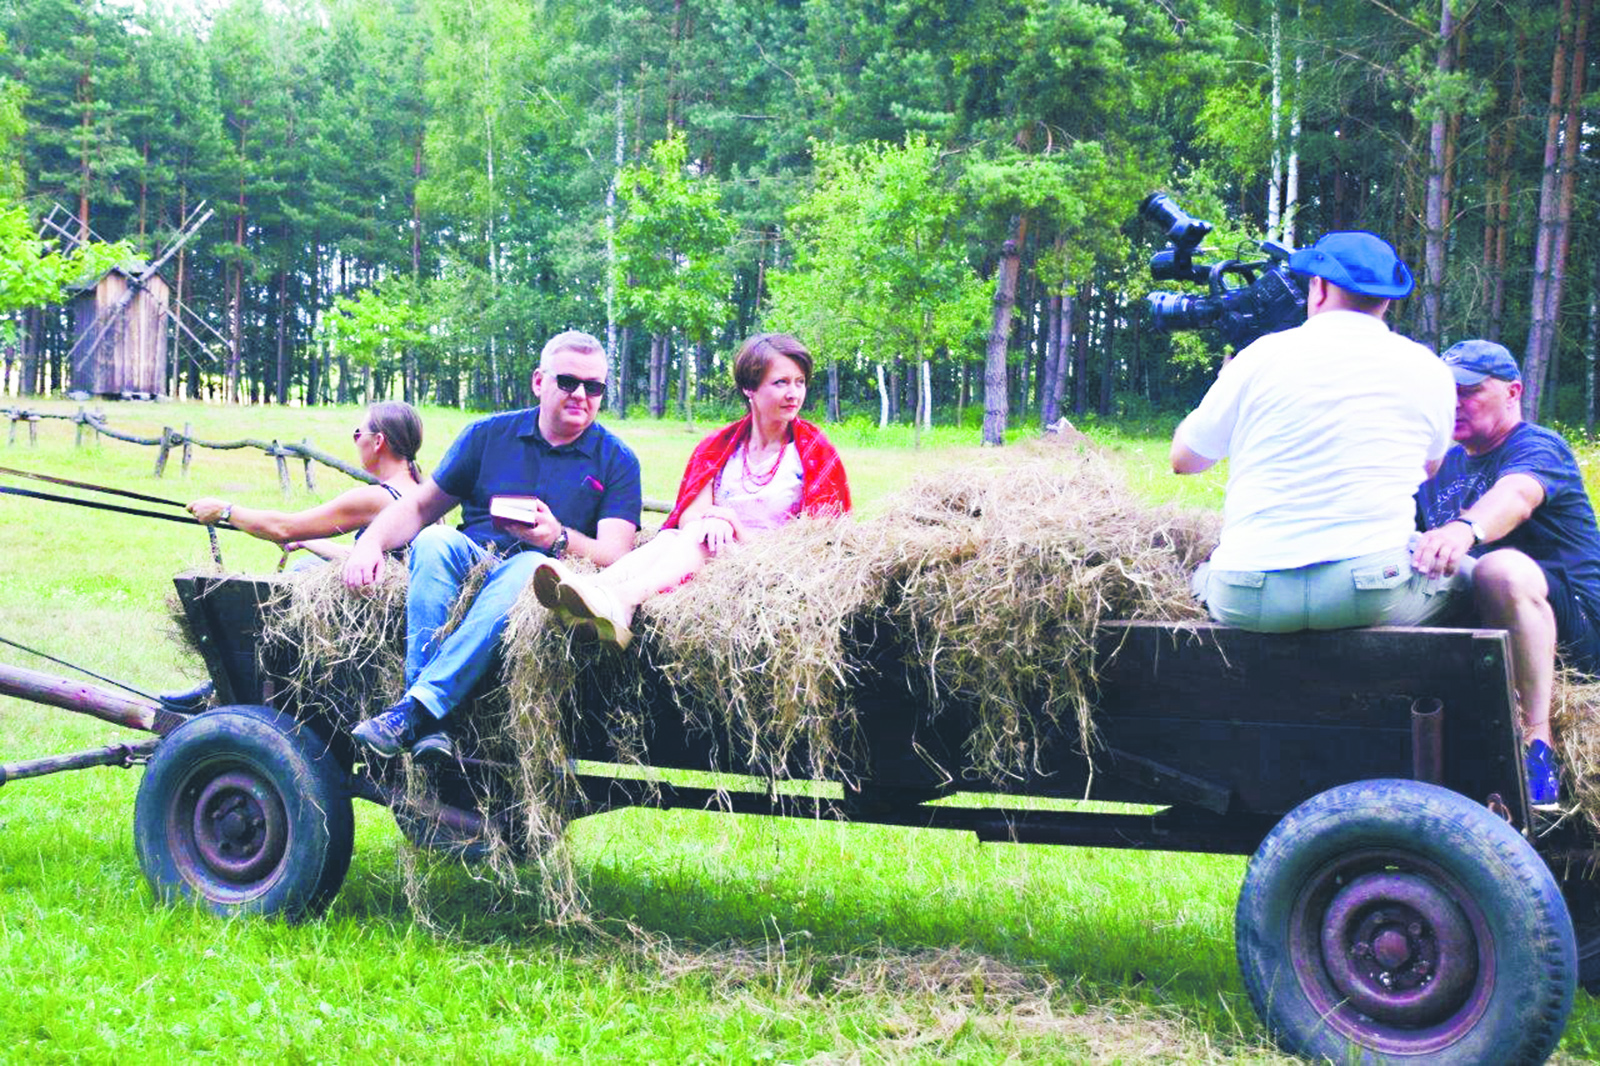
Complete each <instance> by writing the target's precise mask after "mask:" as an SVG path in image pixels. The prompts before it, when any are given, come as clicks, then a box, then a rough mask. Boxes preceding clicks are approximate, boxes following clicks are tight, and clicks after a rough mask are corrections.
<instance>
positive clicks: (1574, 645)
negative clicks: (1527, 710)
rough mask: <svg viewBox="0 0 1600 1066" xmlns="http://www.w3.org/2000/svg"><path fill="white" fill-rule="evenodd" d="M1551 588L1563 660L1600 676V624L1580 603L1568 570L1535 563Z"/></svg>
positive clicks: (1588, 672)
mask: <svg viewBox="0 0 1600 1066" xmlns="http://www.w3.org/2000/svg"><path fill="white" fill-rule="evenodd" d="M1535 563H1536V565H1537V566H1538V567H1539V569H1540V570H1543V571H1544V580H1545V584H1547V585H1548V586H1549V587H1550V612H1551V613H1552V614H1554V615H1555V616H1556V642H1557V643H1558V644H1559V645H1560V646H1561V660H1562V662H1564V663H1566V664H1567V665H1568V666H1570V667H1572V668H1573V669H1574V670H1577V671H1580V672H1581V673H1585V674H1596V673H1600V621H1597V620H1596V618H1595V616H1594V614H1592V613H1591V612H1590V610H1589V609H1588V608H1587V607H1585V606H1584V604H1583V603H1582V602H1581V601H1579V599H1578V597H1577V595H1576V594H1575V593H1574V592H1573V591H1572V582H1571V581H1569V580H1568V579H1567V571H1566V568H1564V567H1562V566H1558V565H1555V564H1553V563H1541V562H1538V560H1535Z"/></svg>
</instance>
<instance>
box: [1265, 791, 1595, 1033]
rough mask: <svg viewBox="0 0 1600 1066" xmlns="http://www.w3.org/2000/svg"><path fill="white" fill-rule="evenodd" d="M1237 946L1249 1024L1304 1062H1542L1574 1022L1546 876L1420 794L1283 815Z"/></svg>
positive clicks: (1568, 938)
mask: <svg viewBox="0 0 1600 1066" xmlns="http://www.w3.org/2000/svg"><path fill="white" fill-rule="evenodd" d="M1235 935H1236V939H1237V948H1238V954H1239V966H1240V969H1241V970H1242V971H1243V975H1244V982H1245V987H1246V989H1247V990H1248V991H1249V993H1250V1000H1251V1002H1252V1004H1254V1006H1255V1009H1256V1013H1257V1014H1259V1015H1260V1016H1261V1019H1262V1021H1263V1022H1264V1023H1265V1024H1266V1026H1267V1028H1268V1030H1269V1031H1271V1033H1272V1035H1273V1037H1274V1039H1276V1040H1277V1042H1278V1043H1279V1045H1280V1046H1282V1047H1283V1048H1284V1049H1285V1050H1287V1051H1290V1052H1292V1053H1295V1054H1300V1055H1306V1056H1309V1057H1312V1058H1319V1059H1320V1058H1327V1059H1332V1060H1333V1061H1336V1062H1347V1061H1348V1062H1368V1061H1376V1060H1378V1059H1380V1058H1388V1057H1397V1058H1398V1057H1425V1058H1427V1059H1428V1060H1429V1061H1433V1062H1460V1063H1483V1062H1496V1063H1514V1062H1543V1061H1544V1060H1545V1058H1546V1057H1547V1056H1548V1055H1549V1054H1550V1052H1551V1051H1552V1050H1553V1049H1554V1048H1555V1046H1556V1042H1557V1041H1558V1040H1559V1039H1560V1038H1561V1031H1562V1029H1563V1028H1564V1027H1565V1025H1566V1019H1567V1014H1568V1013H1569V1012H1570V1011H1571V1009H1572V998H1573V992H1574V987H1575V984H1576V978H1577V965H1578V959H1577V950H1576V946H1575V944H1574V941H1573V932H1572V920H1571V918H1570V917H1569V916H1568V913H1567V906H1566V903H1565V902H1564V901H1563V899H1562V897H1561V891H1560V889H1559V887H1558V886H1557V885H1556V882H1555V879H1554V877H1552V876H1551V874H1550V871H1549V869H1548V868H1546V866H1545V865H1544V862H1543V861H1542V860H1541V859H1540V858H1539V856H1538V854H1537V853H1536V852H1535V851H1534V850H1533V848H1532V847H1530V846H1529V845H1528V843H1527V842H1526V841H1524V840H1523V839H1522V838H1521V837H1520V836H1518V835H1517V833H1516V831H1515V830H1513V829H1512V828H1511V827H1510V826H1509V825H1507V824H1506V823H1505V822H1504V821H1503V820H1502V819H1500V818H1498V817H1496V816H1494V815H1493V814H1491V813H1489V811H1487V810H1486V809H1484V808H1483V807H1482V806H1480V805H1478V804H1476V803H1473V802H1472V801H1471V800H1468V799H1467V798H1466V797H1464V796H1461V795H1459V794H1457V793H1455V792H1451V791H1449V790H1448V789H1443V788H1439V787H1437V786H1433V785H1425V784H1422V783H1420V782H1416V781H1364V782H1358V783H1356V784H1351V785H1341V786H1340V787H1338V788H1334V789H1330V790H1329V791H1327V792H1324V793H1322V794H1321V795H1318V796H1315V797H1313V798H1311V799H1310V800H1307V801H1306V802H1305V803H1303V804H1301V805H1300V806H1299V807H1297V808H1295V810H1293V811H1291V812H1290V813H1289V814H1288V815H1287V816H1286V817H1285V818H1284V819H1283V821H1281V822H1279V823H1278V825H1277V827H1276V828H1274V829H1273V831H1272V832H1271V833H1270V834H1269V835H1268V836H1267V839H1266V840H1265V841H1263V842H1262V844H1261V847H1260V849H1259V850H1258V851H1257V852H1256V854H1255V856H1254V857H1253V858H1252V859H1251V860H1250V867H1249V870H1248V872H1247V873H1246V874H1245V881H1244V887H1243V889H1242V890H1241V892H1240V896H1239V907H1238V911H1237V913H1236V915H1235Z"/></svg>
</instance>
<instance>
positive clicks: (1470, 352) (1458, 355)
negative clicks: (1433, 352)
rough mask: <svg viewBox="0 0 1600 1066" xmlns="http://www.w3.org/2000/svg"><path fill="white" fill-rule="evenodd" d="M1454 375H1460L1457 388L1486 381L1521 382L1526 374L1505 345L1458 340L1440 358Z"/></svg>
mask: <svg viewBox="0 0 1600 1066" xmlns="http://www.w3.org/2000/svg"><path fill="white" fill-rule="evenodd" d="M1439 358H1440V359H1443V360H1444V365H1445V366H1447V367H1449V368H1450V373H1452V374H1454V375H1455V376H1456V384H1457V385H1477V384H1479V383H1481V382H1482V381H1483V379H1484V378H1499V379H1500V380H1501V381H1521V380H1522V371H1520V370H1518V369H1517V361H1516V360H1515V359H1513V358H1512V357H1511V353H1510V352H1508V351H1506V347H1505V345H1503V344H1496V343H1495V342H1494V341H1481V340H1472V341H1458V342H1457V343H1455V344H1452V345H1451V346H1450V347H1449V348H1447V349H1445V353H1444V354H1443V355H1441V356H1440V357H1439Z"/></svg>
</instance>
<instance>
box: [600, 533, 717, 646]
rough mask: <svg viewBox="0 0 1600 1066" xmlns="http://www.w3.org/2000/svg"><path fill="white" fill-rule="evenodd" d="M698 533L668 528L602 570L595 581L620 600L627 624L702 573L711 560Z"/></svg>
mask: <svg viewBox="0 0 1600 1066" xmlns="http://www.w3.org/2000/svg"><path fill="white" fill-rule="evenodd" d="M697 534H698V530H697V529H696V528H694V526H693V525H691V527H690V528H688V529H682V530H679V529H664V530H662V531H661V532H660V533H659V534H657V535H656V538H655V539H654V540H652V541H650V542H649V543H648V544H645V545H642V546H641V547H638V548H635V549H634V550H633V551H631V552H629V553H628V554H627V555H624V556H623V557H622V558H621V559H618V560H617V561H616V562H614V563H612V564H611V565H610V566H608V567H606V568H605V569H604V570H602V571H600V573H599V574H598V575H596V577H595V578H594V580H595V581H597V582H598V583H599V584H601V585H603V586H604V587H605V588H606V590H607V591H608V592H610V593H611V595H612V596H614V597H616V600H617V603H618V605H619V606H620V607H621V608H622V610H623V613H624V615H625V616H626V619H625V620H626V621H627V622H628V623H629V624H632V622H633V612H634V611H635V610H636V609H637V608H638V606H639V605H640V604H641V603H643V602H644V601H645V600H648V599H649V598H650V597H651V596H654V595H656V594H657V593H660V592H663V591H665V590H667V589H670V588H676V587H677V586H678V585H679V584H680V583H682V581H683V579H684V578H686V577H688V576H690V575H691V574H698V573H699V572H700V570H701V568H702V567H704V566H705V565H706V560H707V559H708V558H710V556H709V555H708V553H707V552H706V547H705V544H704V543H703V542H702V541H701V540H700V538H699V536H698V535H697Z"/></svg>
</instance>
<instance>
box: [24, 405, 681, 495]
mask: <svg viewBox="0 0 1600 1066" xmlns="http://www.w3.org/2000/svg"><path fill="white" fill-rule="evenodd" d="M0 417H3V418H6V419H9V420H10V422H11V432H10V435H9V438H8V440H7V443H8V444H16V443H17V425H18V424H19V423H23V424H26V425H27V427H28V444H29V445H30V446H33V445H37V444H38V443H39V429H38V427H39V422H40V421H41V420H42V419H47V418H50V419H56V420H58V421H62V422H71V423H73V424H74V425H75V426H77V436H76V439H75V440H74V441H73V444H74V446H75V447H79V448H81V447H83V443H84V439H85V438H86V436H87V435H88V433H89V432H93V433H94V434H95V443H99V438H100V436H101V435H104V436H107V437H110V438H111V439H112V440H120V441H126V442H127V443H129V444H141V445H144V446H145V447H150V448H156V449H158V451H157V452H156V465H155V475H156V477H158V478H159V477H161V476H162V475H163V474H164V473H165V472H166V469H167V457H168V456H169V455H171V453H172V449H174V448H182V449H183V460H182V462H183V466H182V470H183V476H184V477H188V476H189V462H190V460H191V459H192V457H193V449H195V448H211V449H213V450H216V451H237V450H239V449H241V448H254V449H256V450H257V451H260V452H265V453H266V454H267V455H270V456H272V458H273V459H274V460H275V461H276V463H277V464H278V487H279V488H280V489H281V490H282V491H283V494H284V495H285V496H287V495H289V493H290V492H291V491H292V490H291V486H290V483H289V460H291V459H298V460H299V461H300V462H302V463H304V464H305V478H306V491H307V492H315V491H317V484H316V479H315V477H314V476H313V474H312V472H311V464H312V463H321V464H322V465H323V466H326V467H331V468H332V469H334V470H337V471H339V472H340V473H341V474H345V475H347V476H349V477H352V478H355V479H356V480H357V481H360V482H364V483H365V484H368V485H376V484H377V483H378V479H377V478H375V477H373V476H372V475H371V474H369V473H367V472H366V471H365V470H363V469H361V468H360V467H358V466H351V465H350V464H349V463H347V462H344V461H343V460H342V459H337V458H335V457H334V456H331V455H329V454H328V453H327V452H325V451H322V450H321V449H318V448H313V447H312V446H311V444H310V442H309V441H305V440H302V441H301V442H300V443H299V444H292V443H291V444H284V443H282V442H281V441H276V440H272V441H267V440H256V439H254V438H250V437H246V438H243V439H241V440H226V441H214V440H201V439H200V438H198V437H196V436H195V435H194V434H193V433H192V432H191V426H190V423H187V422H185V423H184V426H183V431H182V432H179V431H178V430H175V429H173V428H172V427H171V426H163V427H161V433H160V435H159V436H155V437H139V436H135V435H134V434H132V433H119V432H117V431H116V430H114V429H112V428H111V427H110V426H108V425H107V424H106V416H105V414H104V413H103V412H100V411H88V410H85V409H84V408H82V407H80V408H78V410H77V412H76V413H74V414H70V415H56V414H49V413H47V412H43V411H30V410H27V409H26V408H21V407H0ZM644 509H645V510H647V511H659V512H661V513H667V512H669V511H671V510H672V504H671V502H670V501H666V500H645V501H644Z"/></svg>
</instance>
